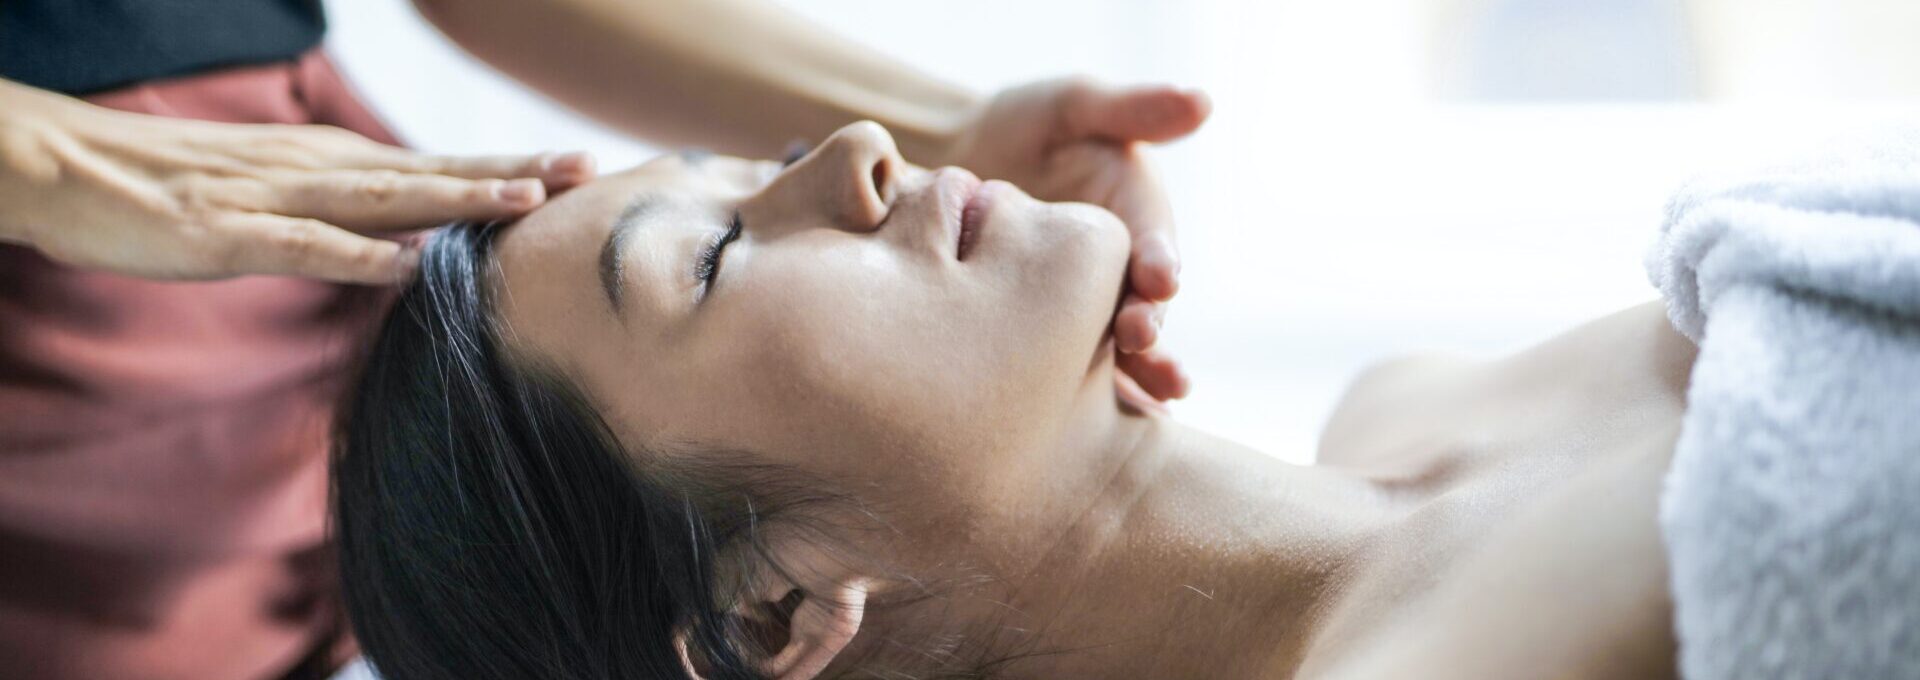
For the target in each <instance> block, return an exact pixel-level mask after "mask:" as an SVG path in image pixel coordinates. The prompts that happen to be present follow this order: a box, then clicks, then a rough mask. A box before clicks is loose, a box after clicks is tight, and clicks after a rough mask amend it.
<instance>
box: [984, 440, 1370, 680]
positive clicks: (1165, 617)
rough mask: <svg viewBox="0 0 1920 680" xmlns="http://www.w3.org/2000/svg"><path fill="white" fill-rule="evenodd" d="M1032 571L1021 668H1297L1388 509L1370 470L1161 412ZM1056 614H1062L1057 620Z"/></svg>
mask: <svg viewBox="0 0 1920 680" xmlns="http://www.w3.org/2000/svg"><path fill="white" fill-rule="evenodd" d="M1113 434H1114V436H1113V437H1112V438H1110V442H1111V443H1113V444H1114V445H1116V446H1118V447H1119V448H1117V449H1116V453H1117V456H1116V458H1115V459H1114V460H1115V461H1116V463H1117V465H1118V467H1117V468H1116V470H1115V473H1114V474H1113V476H1112V478H1111V480H1110V481H1109V482H1108V483H1107V484H1106V486H1105V487H1104V488H1103V489H1102V490H1101V491H1100V493H1099V494H1097V495H1096V496H1095V497H1094V499H1093V502H1092V503H1091V504H1090V505H1089V506H1088V507H1086V508H1085V509H1084V510H1083V511H1082V512H1081V513H1079V515H1078V516H1077V517H1076V518H1073V519H1072V520H1071V521H1063V522H1061V523H1060V524H1057V525H1055V526H1062V527H1065V529H1064V531H1062V532H1060V533H1059V534H1058V536H1057V538H1055V540H1054V541H1053V543H1052V545H1051V546H1050V547H1049V549H1048V550H1047V551H1046V552H1045V553H1044V554H1042V555H1041V556H1040V557H1039V559H1038V560H1036V561H1035V563H1034V568H1033V569H1032V570H1031V571H1030V572H1029V573H1028V574H1027V575H1026V577H1025V578H1024V579H1023V580H1020V581H1016V582H1014V584H1013V585H1014V586H1015V587H1016V588H1017V590H1016V592H1015V593H1014V596H1013V601H1012V604H1013V605H1014V607H1015V608H1016V609H1017V610H1019V611H1023V612H1025V613H1026V614H1027V615H1028V616H1027V618H1029V619H1031V622H1030V624H1029V625H1032V626H1036V628H1034V629H1035V630H1039V631H1044V632H1042V633H1041V636H1042V637H1043V638H1045V639H1044V640H1038V641H1035V645H1034V647H1035V650H1034V651H1040V652H1045V651H1054V650H1057V651H1060V652H1061V653H1059V654H1043V655H1039V656H1036V657H1034V658H1033V659H1032V660H1031V661H1030V662H1025V663H1022V664H1019V665H1016V666H1014V667H1012V668H1010V669H1009V670H1010V671H1012V675H1013V676H1014V677H1035V678H1043V677H1044V678H1060V677H1234V678H1257V677H1291V672H1290V671H1291V669H1292V668H1294V667H1296V666H1297V665H1298V663H1299V660H1300V658H1301V656H1302V654H1303V653H1304V651H1305V649H1306V647H1307V645H1308V643H1309V642H1311V640H1312V639H1313V636H1314V633H1315V632H1316V631H1317V630H1318V625H1317V624H1318V621H1317V620H1316V618H1317V617H1316V615H1317V614H1318V613H1320V612H1325V611H1328V610H1330V609H1332V605H1333V603H1334V599H1335V598H1337V597H1339V596H1340V595H1341V594H1342V593H1343V592H1344V590H1345V589H1344V588H1343V585H1344V582H1345V580H1346V576H1347V575H1348V574H1349V573H1351V572H1352V567H1353V566H1355V561H1356V559H1357V557H1358V556H1359V555H1360V554H1361V551H1362V548H1363V546H1364V545H1365V544H1366V542H1367V538H1368V537H1369V536H1371V535H1372V533H1373V531H1374V530H1375V529H1376V528H1378V527H1380V526H1382V524H1383V522H1384V520H1385V518H1386V516H1387V513H1386V507H1385V503H1384V501H1383V499H1382V496H1381V494H1379V493H1377V492H1376V491H1375V490H1374V489H1373V488H1372V487H1371V486H1369V485H1368V484H1367V483H1366V482H1365V481H1363V480H1361V479H1359V478H1356V477H1352V476H1349V475H1345V474H1342V473H1340V472H1337V471H1332V470H1328V469H1325V468H1314V467H1303V466H1298V465H1292V464H1289V463H1286V462H1283V461H1280V460H1277V459H1275V458H1273V457H1272V456H1268V455H1266V454H1263V453H1260V452H1257V451H1253V450H1251V449H1248V448H1246V447H1243V446H1240V445H1238V444H1234V443H1231V442H1227V441H1224V440H1221V439H1218V438H1215V437H1212V436H1209V435H1206V434H1204V433H1201V432H1198V431H1195V430H1191V429H1188V428H1185V427H1183V426H1180V425H1178V424H1175V423H1173V422H1171V421H1169V420H1165V419H1160V418H1125V419H1122V420H1118V421H1116V423H1115V428H1114V432H1113ZM1049 624H1051V625H1049Z"/></svg>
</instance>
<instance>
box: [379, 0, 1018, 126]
mask: <svg viewBox="0 0 1920 680" xmlns="http://www.w3.org/2000/svg"><path fill="white" fill-rule="evenodd" d="M414 4H415V5H417V6H418V7H419V8H420V11H421V13H422V14H424V15H426V17H427V18H428V20H430V21H432V22H433V23H434V24H435V25H436V26H438V27H439V28H440V30H441V31H443V32H445V33H446V34H447V35H448V36H449V37H451V38H452V39H453V40H454V41H455V42H458V43H459V44H460V45H461V46H462V47H464V48H466V49H467V50H468V51H470V52H472V53H473V54H474V55H475V56H478V57H479V58H480V59H482V60H484V61H486V62H487V63H488V64H491V65H493V66H494V67H495V68H498V69H500V70H501V71H504V72H506V73H507V74H508V75H510V76H512V77H514V78H516V79H518V80H520V81H522V82H524V83H526V84H528V85H530V86H532V87H533V88H535V89H537V90H540V91H541V92H544V93H546V94H547V95H549V96H552V97H554V98H556V99H558V100H560V101H561V102H563V103H565V104H568V105H570V106H572V107H573V108H575V109H577V110H579V111H581V112H583V113H586V114H587V115H589V116H592V117H594V118H596V119H598V120H600V121H601V122H604V123H607V124H609V125H612V126H614V127H617V128H620V129H622V130H625V131H627V132H630V133H633V134H635V135H639V136H641V137H644V138H647V139H649V140H651V141H654V142H657V143H662V144H676V145H695V146H702V147H706V148H710V149H713V150H715V151H719V152H723V153H729V154H735V155H742V156H748V157H769V156H773V155H776V154H778V153H779V152H780V151H781V150H782V148H783V147H784V146H785V145H786V144H787V143H788V142H791V141H793V140H795V139H807V140H814V141H818V140H820V139H822V138H824V137H825V136H826V135H827V134H829V133H831V132H832V131H833V130H834V129H836V128H838V127H840V126H842V125H845V124H846V123H848V122H851V121H854V120H860V119H872V120H876V121H879V122H881V123H883V124H885V125H887V126H888V128H890V129H891V130H892V131H893V133H894V135H895V138H896V139H897V140H898V141H899V144H900V146H901V151H902V152H903V153H904V154H906V155H907V157H908V158H910V159H916V160H919V159H926V160H925V161H922V162H931V161H937V160H938V159H939V156H940V155H942V154H944V152H945V151H946V145H947V144H949V143H950V141H951V136H952V134H953V133H954V131H955V129H956V128H958V126H959V125H960V124H961V123H962V121H963V120H965V119H966V117H967V116H968V115H969V114H970V113H971V112H972V111H973V110H974V108H975V107H976V106H978V105H979V103H980V101H981V100H980V99H979V98H978V97H977V96H976V95H975V94H974V93H972V92H969V91H967V90H965V89H963V88H960V87H957V86H954V85H951V84H948V83H944V82H941V81H939V80H937V79H935V78H932V77H930V76H928V75H926V74H923V73H920V72H918V71H915V70H913V69H911V68H908V67H906V66H904V65H902V64H900V63H898V62H897V61H896V60H894V59H891V58H888V57H886V56H884V55H881V54H878V53H876V52H874V51H871V50H868V49H865V48H862V47H860V46H859V45H857V44H854V43H852V42H850V41H848V40H845V39H842V38H840V37H839V36H835V35H833V34H831V33H829V32H828V31H827V30H825V29H824V28H822V27H819V26H816V25H814V24H812V23H810V22H807V21H805V20H804V19H801V18H800V17H798V16H795V15H794V14H793V13H791V12H789V11H787V10H786V9H784V8H782V7H778V6H775V5H772V4H769V3H766V2H759V1H755V0H415V3H414Z"/></svg>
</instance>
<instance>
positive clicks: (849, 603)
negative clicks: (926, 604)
mask: <svg viewBox="0 0 1920 680" xmlns="http://www.w3.org/2000/svg"><path fill="white" fill-rule="evenodd" d="M867 587H868V584H867V581H866V580H865V579H851V580H847V581H843V582H841V583H839V584H836V586H835V588H834V592H831V593H825V594H823V595H825V596H824V597H820V596H812V595H809V596H808V597H806V598H804V599H802V600H801V601H800V606H799V607H797V608H795V609H794V610H793V618H792V619H791V620H790V621H789V623H788V631H789V632H788V635H787V644H786V646H784V647H782V648H781V649H780V652H779V653H778V654H775V655H774V656H773V658H772V659H768V660H767V662H766V666H765V669H766V672H767V675H769V676H772V677H774V678H778V679H779V680H812V679H813V678H816V677H819V675H820V673H821V672H822V671H825V670H826V669H827V665H828V664H831V663H833V660H834V658H836V657H838V656H839V655H840V652H841V651H843V650H845V649H846V648H847V645H848V644H849V643H852V642H853V636H854V635H855V634H857V633H859V632H860V621H861V618H862V616H863V614H864V613H865V610H866V606H867Z"/></svg>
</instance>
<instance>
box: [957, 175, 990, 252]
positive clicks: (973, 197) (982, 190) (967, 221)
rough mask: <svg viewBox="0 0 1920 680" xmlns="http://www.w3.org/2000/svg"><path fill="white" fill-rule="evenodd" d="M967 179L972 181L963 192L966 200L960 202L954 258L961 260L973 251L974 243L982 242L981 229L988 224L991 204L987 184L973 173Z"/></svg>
mask: <svg viewBox="0 0 1920 680" xmlns="http://www.w3.org/2000/svg"><path fill="white" fill-rule="evenodd" d="M967 179H970V180H972V181H971V182H968V183H967V184H966V185H965V189H966V191H965V192H964V193H962V194H961V195H962V196H964V197H965V201H964V202H963V203H961V204H960V228H959V229H958V230H957V231H958V232H959V233H958V234H956V235H955V244H954V250H953V252H954V259H957V260H961V261H965V260H966V259H967V255H968V254H969V253H971V252H973V246H974V244H977V243H979V242H980V229H981V227H982V226H983V225H985V224H986V221H987V208H988V207H989V205H990V202H989V201H988V200H987V199H988V193H989V192H988V191H987V185H986V184H985V183H983V182H981V181H980V180H979V178H976V177H974V176H972V175H971V174H969V175H967Z"/></svg>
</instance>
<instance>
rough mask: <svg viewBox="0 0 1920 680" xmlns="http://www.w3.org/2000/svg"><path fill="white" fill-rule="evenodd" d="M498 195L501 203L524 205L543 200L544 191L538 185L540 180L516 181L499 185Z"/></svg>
mask: <svg viewBox="0 0 1920 680" xmlns="http://www.w3.org/2000/svg"><path fill="white" fill-rule="evenodd" d="M499 194H500V200H502V201H505V202H507V203H515V204H522V205H524V204H528V203H537V202H539V201H540V199H542V198H545V197H546V189H545V188H544V187H542V186H541V185H540V180H537V179H516V180H512V181H509V182H507V183H506V184H504V185H501V187H500V191H499Z"/></svg>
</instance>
